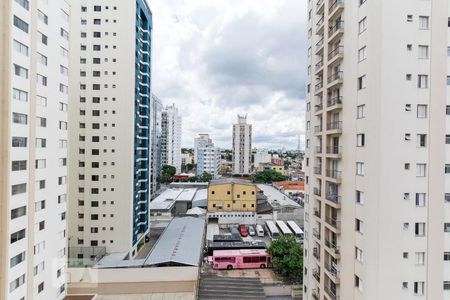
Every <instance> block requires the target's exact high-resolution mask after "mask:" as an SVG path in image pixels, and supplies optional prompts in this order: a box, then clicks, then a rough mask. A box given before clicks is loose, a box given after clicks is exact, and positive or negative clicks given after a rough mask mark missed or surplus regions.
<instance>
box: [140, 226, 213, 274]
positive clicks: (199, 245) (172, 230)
mask: <svg viewBox="0 0 450 300" xmlns="http://www.w3.org/2000/svg"><path fill="white" fill-rule="evenodd" d="M204 231H205V220H204V219H202V218H195V217H182V218H174V219H173V220H172V221H171V222H170V223H169V225H168V226H167V228H166V229H165V230H164V232H163V233H162V235H161V236H160V238H159V239H158V241H157V242H156V244H155V246H154V247H153V249H152V250H151V251H150V253H149V255H148V256H147V258H146V259H145V262H144V265H146V266H150V265H184V266H198V265H199V262H200V255H201V254H202V249H203V235H204Z"/></svg>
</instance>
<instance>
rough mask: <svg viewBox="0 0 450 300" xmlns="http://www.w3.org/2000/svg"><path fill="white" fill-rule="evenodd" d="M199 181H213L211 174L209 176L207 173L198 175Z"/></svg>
mask: <svg viewBox="0 0 450 300" xmlns="http://www.w3.org/2000/svg"><path fill="white" fill-rule="evenodd" d="M199 179H200V181H203V182H209V181H211V179H213V176H212V175H211V174H209V173H208V172H203V174H202V175H200V178H199Z"/></svg>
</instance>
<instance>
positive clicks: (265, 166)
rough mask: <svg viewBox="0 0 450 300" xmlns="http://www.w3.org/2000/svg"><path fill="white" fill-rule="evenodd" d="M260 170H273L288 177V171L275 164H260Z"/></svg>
mask: <svg viewBox="0 0 450 300" xmlns="http://www.w3.org/2000/svg"><path fill="white" fill-rule="evenodd" d="M259 170H260V171H265V170H273V171H276V172H278V173H281V174H283V175H286V171H285V170H284V166H283V165H281V166H279V165H276V164H273V163H261V164H259Z"/></svg>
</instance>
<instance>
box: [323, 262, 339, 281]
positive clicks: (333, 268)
mask: <svg viewBox="0 0 450 300" xmlns="http://www.w3.org/2000/svg"><path fill="white" fill-rule="evenodd" d="M325 270H327V272H328V274H330V275H331V276H330V278H331V279H332V280H333V281H334V282H335V283H338V282H339V271H338V270H337V268H336V266H333V265H332V264H331V263H326V264H325Z"/></svg>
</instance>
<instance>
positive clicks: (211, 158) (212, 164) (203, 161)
mask: <svg viewBox="0 0 450 300" xmlns="http://www.w3.org/2000/svg"><path fill="white" fill-rule="evenodd" d="M197 155H198V157H197V176H200V175H202V174H203V173H204V172H207V173H209V174H211V175H212V176H213V178H217V177H218V176H219V171H220V148H218V147H214V144H211V145H206V146H204V147H199V148H198V150H197Z"/></svg>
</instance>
